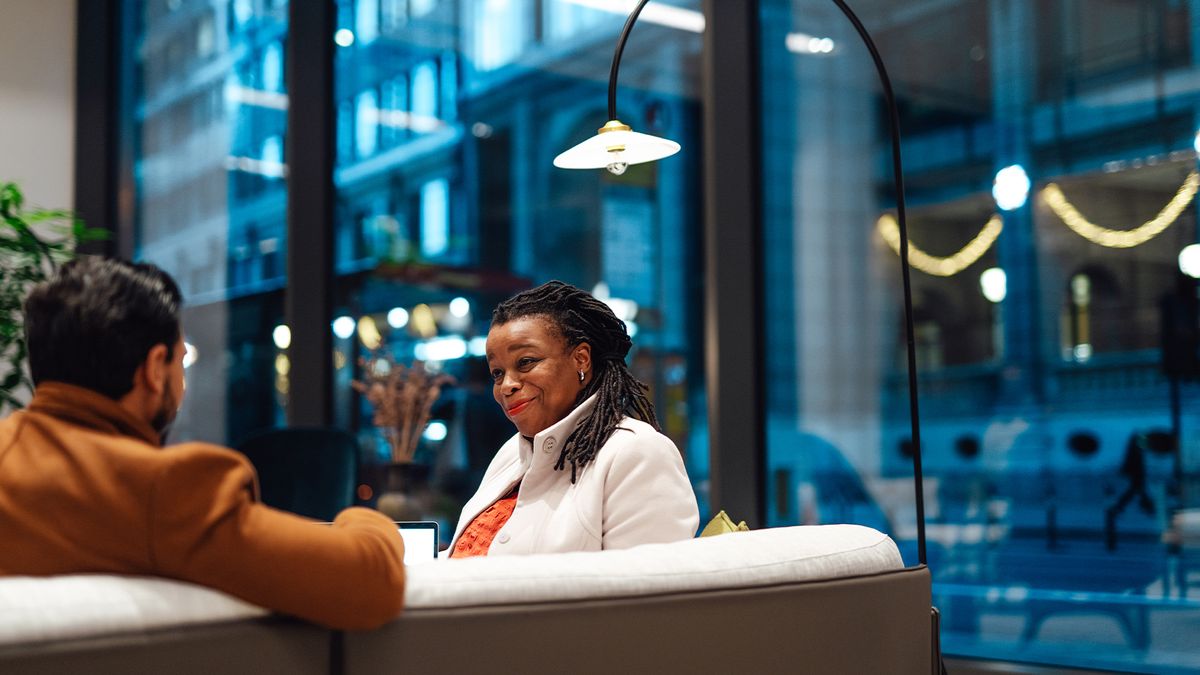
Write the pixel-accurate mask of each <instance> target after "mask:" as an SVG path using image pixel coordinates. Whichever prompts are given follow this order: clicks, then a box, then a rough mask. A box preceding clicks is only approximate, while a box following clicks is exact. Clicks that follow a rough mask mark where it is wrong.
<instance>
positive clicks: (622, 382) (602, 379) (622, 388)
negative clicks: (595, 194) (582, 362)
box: [492, 281, 659, 483]
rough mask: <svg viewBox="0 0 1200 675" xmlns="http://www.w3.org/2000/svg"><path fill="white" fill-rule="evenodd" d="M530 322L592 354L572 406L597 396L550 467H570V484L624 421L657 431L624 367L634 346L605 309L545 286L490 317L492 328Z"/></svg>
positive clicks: (574, 291) (642, 391) (560, 287)
mask: <svg viewBox="0 0 1200 675" xmlns="http://www.w3.org/2000/svg"><path fill="white" fill-rule="evenodd" d="M532 316H541V317H544V318H545V319H546V320H547V321H548V322H549V324H550V325H551V326H552V327H553V328H555V329H556V330H558V332H559V333H560V334H561V335H562V336H563V338H564V339H565V340H566V342H567V348H568V349H570V348H572V347H574V346H575V345H578V344H582V343H584V342H586V343H588V344H589V345H590V346H591V348H592V372H593V376H592V381H591V382H590V383H588V386H586V387H584V389H583V391H581V392H579V397H578V398H577V399H576V400H575V405H579V404H580V403H582V402H583V401H584V400H586V399H587V398H588V397H590V396H591V395H592V394H596V407H595V408H593V409H592V412H591V414H590V415H588V416H587V418H586V419H584V420H583V421H582V422H580V424H579V426H578V427H576V428H575V431H573V432H572V433H571V435H570V436H569V437H567V440H566V442H565V443H563V445H562V452H560V453H559V455H558V462H557V463H556V464H555V465H554V468H555V469H558V470H562V469H563V468H564V467H565V466H566V463H567V462H570V463H571V482H572V483H574V482H575V475H576V471H577V470H578V469H580V468H582V467H584V466H586V465H587V464H588V462H590V461H592V460H593V459H594V458H595V457H596V452H597V451H599V450H600V448H601V447H602V446H603V445H604V444H605V443H606V442H608V439H609V437H610V436H612V435H613V432H614V431H616V429H617V425H618V424H620V423H621V420H622V419H624V418H625V417H626V416H629V417H632V418H634V419H638V420H641V421H643V422H646V423H647V424H649V425H651V426H652V427H654V428H655V429H658V428H659V426H658V419H657V418H656V417H655V415H654V406H653V404H651V403H650V399H649V398H647V396H646V392H647V390H648V389H649V387H647V386H646V385H645V384H643V383H642V382H639V381H638V380H637V379H636V378H635V377H634V376H633V373H631V372H629V368H628V366H626V365H625V355H626V354H628V353H629V349H630V347H632V346H633V341H632V340H630V339H629V332H628V331H627V330H626V328H625V322H624V321H622V320H621V319H619V318H617V315H616V314H614V313H613V311H612V309H610V308H609V306H608V305H606V304H604V303H603V302H601V301H599V300H597V299H596V298H595V297H594V296H592V294H590V293H588V292H587V291H583V290H580V289H578V288H576V287H574V286H571V285H570V284H564V283H563V282H561V281H550V282H547V283H545V284H542V285H541V286H538V287H537V288H532V289H530V290H528V291H522V292H521V293H518V294H516V295H514V296H513V297H511V298H509V299H508V300H505V301H504V302H502V303H500V305H499V306H497V307H496V310H495V311H494V312H492V325H493V326H499V325H501V324H505V323H508V322H509V321H512V320H513V319H520V318H525V317H532Z"/></svg>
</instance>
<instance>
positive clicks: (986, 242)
mask: <svg viewBox="0 0 1200 675" xmlns="http://www.w3.org/2000/svg"><path fill="white" fill-rule="evenodd" d="M875 229H877V230H879V236H881V237H883V240H884V241H886V242H887V244H888V246H891V247H892V250H893V251H895V252H896V255H899V254H900V225H899V224H898V223H897V222H896V217H895V216H893V215H892V214H890V213H885V214H883V215H882V216H880V217H879V220H878V221H877V222H876V223H875ZM1003 229H1004V220H1003V219H1002V218H1001V217H1000V216H999V215H998V214H993V215H992V217H991V218H989V219H988V221H987V224H986V225H984V226H983V229H982V230H980V231H979V234H977V235H975V238H974V239H972V240H971V241H969V242H967V245H966V246H963V247H962V248H960V249H959V250H958V252H957V253H955V254H953V255H949V256H946V257H944V258H942V257H938V256H935V255H930V254H928V253H926V252H925V251H922V250H921V249H919V248H917V245H916V244H914V243H912V241H911V240H910V241H909V242H908V263H909V264H910V265H912V266H913V267H915V268H917V269H919V270H921V271H922V272H925V273H926V274H932V275H933V276H935V277H952V276H954V275H955V274H958V273H959V272H961V271H963V270H965V269H967V268H968V267H970V266H971V265H973V264H975V261H976V260H979V259H980V258H982V257H983V254H984V253H987V250H988V249H989V248H991V247H992V244H994V243H996V239H997V238H998V237H999V236H1000V231H1001V230H1003Z"/></svg>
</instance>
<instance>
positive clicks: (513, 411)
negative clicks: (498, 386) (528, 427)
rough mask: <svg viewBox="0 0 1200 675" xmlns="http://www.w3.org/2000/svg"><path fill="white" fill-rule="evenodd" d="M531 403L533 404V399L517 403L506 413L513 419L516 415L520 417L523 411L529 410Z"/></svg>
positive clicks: (510, 406)
mask: <svg viewBox="0 0 1200 675" xmlns="http://www.w3.org/2000/svg"><path fill="white" fill-rule="evenodd" d="M530 403H533V399H531V398H527V399H525V400H523V401H517V402H516V403H513V404H511V405H509V406H508V410H507V411H505V412H507V413H508V416H509V417H513V416H515V415H520V414H521V411H522V410H525V409H526V408H528V407H529V404H530Z"/></svg>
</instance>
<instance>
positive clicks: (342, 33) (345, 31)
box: [333, 28, 354, 47]
mask: <svg viewBox="0 0 1200 675" xmlns="http://www.w3.org/2000/svg"><path fill="white" fill-rule="evenodd" d="M333 41H334V42H336V43H337V46H339V47H349V46H350V45H352V44H354V31H352V30H350V29H349V28H340V29H338V32H336V33H334V34H333Z"/></svg>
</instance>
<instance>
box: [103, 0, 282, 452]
mask: <svg viewBox="0 0 1200 675" xmlns="http://www.w3.org/2000/svg"><path fill="white" fill-rule="evenodd" d="M156 7H159V5H158V3H126V9H125V11H129V12H137V13H139V16H138V17H137V20H136V21H135V22H134V24H135V25H136V26H137V30H138V34H137V35H136V36H135V38H136V39H134V40H132V41H130V42H128V43H127V46H126V47H125V49H129V50H130V61H131V63H132V68H133V72H131V73H129V74H128V75H130V76H131V78H130V79H131V81H132V82H134V83H136V88H135V91H134V92H133V97H134V100H133V101H132V105H131V106H130V107H129V109H130V110H134V111H136V112H135V115H136V118H135V120H134V132H135V136H134V138H133V139H132V147H133V149H134V175H135V176H136V179H137V192H136V196H135V203H134V211H133V215H134V221H135V226H136V227H135V241H134V250H135V256H136V257H137V258H138V259H141V260H145V261H148V262H153V263H155V264H157V265H158V266H160V267H162V268H163V269H165V270H166V271H167V272H169V273H170V274H171V275H172V276H173V277H175V279H176V281H178V282H179V285H180V287H181V289H182V290H183V293H184V296H185V300H186V306H185V310H184V318H183V321H184V331H185V333H186V337H187V340H188V341H189V342H190V343H192V344H193V345H194V346H195V347H196V350H197V354H198V358H197V360H196V362H195V363H194V364H192V365H191V366H190V368H189V369H188V392H187V396H186V397H185V399H184V403H183V409H182V410H181V412H180V415H179V417H178V419H177V421H176V423H175V425H174V427H173V429H172V432H171V434H172V439H173V440H193V439H195V440H206V441H212V442H217V443H226V444H232V443H236V442H237V441H238V440H240V439H241V438H242V437H244V436H246V435H247V434H249V433H251V432H253V431H255V430H257V429H260V428H264V427H269V426H273V425H274V424H275V423H276V422H277V421H279V420H281V419H282V410H283V409H282V399H281V398H280V397H279V396H278V395H277V392H276V390H275V387H274V386H273V385H274V384H275V382H276V378H277V375H279V371H278V366H277V364H276V363H275V356H276V354H275V349H274V347H273V346H272V345H271V332H272V330H273V328H274V326H275V325H276V324H277V323H279V322H280V317H281V315H282V301H283V298H282V288H283V286H284V283H285V281H286V279H285V265H284V255H285V248H286V241H287V230H286V227H285V215H284V212H285V199H286V185H285V182H284V178H285V175H286V166H285V163H284V162H285V161H286V160H285V157H284V152H283V145H284V136H285V133H286V128H285V127H286V110H287V95H286V92H285V88H284V82H283V47H282V45H283V41H284V39H285V38H286V37H287V23H286V8H285V7H284V6H283V5H281V4H280V3H276V7H275V8H273V9H262V10H261V11H260V10H259V9H258V8H257V7H256V5H255V4H254V3H252V2H248V1H243V0H235V1H234V2H230V3H213V2H191V3H189V2H176V3H167V6H162V7H160V8H158V9H156ZM284 372H286V371H284Z"/></svg>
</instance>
